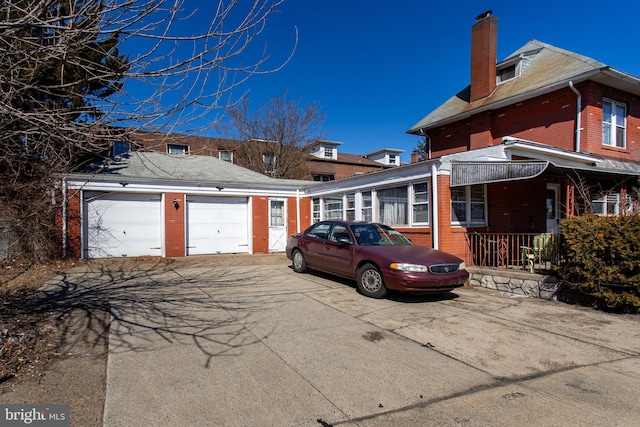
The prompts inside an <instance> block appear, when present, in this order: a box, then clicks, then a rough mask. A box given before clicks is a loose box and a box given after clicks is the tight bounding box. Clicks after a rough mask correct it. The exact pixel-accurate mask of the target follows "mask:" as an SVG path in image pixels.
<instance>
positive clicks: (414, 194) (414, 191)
mask: <svg viewBox="0 0 640 427" xmlns="http://www.w3.org/2000/svg"><path fill="white" fill-rule="evenodd" d="M422 185H424V186H425V191H420V192H417V188H418V187H419V186H422ZM429 187H430V186H429V182H427V181H425V182H417V183H415V184H413V185H412V186H411V212H412V215H411V225H429V224H430V218H431V204H430V203H429V202H430V200H431V195H430V192H429V190H430V188H429ZM418 194H424V195H425V196H426V201H424V202H418V201H416V200H417V195H418ZM416 206H426V207H427V220H426V221H417V220H416V212H417V210H416Z"/></svg>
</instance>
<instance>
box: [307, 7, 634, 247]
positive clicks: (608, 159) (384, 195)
mask: <svg viewBox="0 0 640 427" xmlns="http://www.w3.org/2000/svg"><path fill="white" fill-rule="evenodd" d="M496 46H497V19H496V18H495V17H494V16H492V15H491V13H490V12H489V13H486V14H483V15H481V16H479V17H478V18H477V22H476V23H475V25H473V27H472V47H471V58H472V61H471V83H470V85H469V86H467V87H466V88H465V89H463V90H462V91H460V92H459V93H457V94H455V95H454V96H452V97H451V98H450V99H448V100H447V101H446V102H444V103H443V104H442V105H441V106H439V107H438V108H436V109H435V110H434V111H432V112H431V113H429V114H428V115H427V116H425V117H424V118H423V119H422V120H420V121H419V122H418V123H416V124H415V125H414V126H413V127H411V128H410V129H409V130H408V133H410V134H415V135H419V136H421V137H423V138H425V143H426V145H427V146H428V153H429V156H428V158H427V160H426V161H422V162H419V163H412V164H410V165H405V166H401V167H399V168H395V169H393V170H385V171H380V172H375V173H372V174H368V175H364V176H360V177H352V178H349V179H345V180H342V181H340V182H338V183H321V184H318V185H315V186H313V187H309V188H307V191H306V195H307V196H308V197H310V198H311V199H312V203H311V205H312V214H313V219H314V220H319V219H326V218H348V219H350V218H354V219H367V220H373V221H380V222H384V223H387V224H389V225H392V226H394V227H395V228H397V229H399V230H401V231H402V232H404V233H405V234H407V235H408V236H409V237H410V238H412V240H413V241H414V243H418V244H422V245H427V246H432V247H436V248H438V249H441V250H445V251H447V252H451V253H453V254H456V255H458V256H460V257H465V255H468V252H469V246H470V240H471V239H470V238H471V237H473V236H475V235H477V234H485V235H486V234H487V233H496V234H498V233H503V234H505V235H506V234H513V235H517V234H520V235H529V234H534V233H546V232H554V233H558V232H559V230H558V223H559V221H560V220H561V219H562V218H565V217H569V216H572V215H575V214H581V213H584V212H585V210H588V209H590V210H592V211H593V212H595V213H600V214H615V213H620V212H623V211H624V210H626V209H628V208H629V203H630V202H629V199H630V198H629V195H630V191H631V189H632V188H633V187H635V186H637V179H638V176H639V175H640V79H638V78H637V77H633V76H631V75H629V74H626V73H624V72H621V71H618V70H615V69H613V68H611V67H609V66H607V65H606V64H603V63H601V62H598V61H596V60H594V59H591V58H588V57H586V56H583V55H579V54H576V53H573V52H569V51H566V50H563V49H560V48H557V47H554V46H551V45H548V44H545V43H542V42H539V41H536V40H532V41H530V42H528V43H527V44H525V45H524V46H523V47H521V48H520V49H518V50H517V51H515V52H514V53H513V54H511V55H509V56H508V57H507V58H506V59H505V60H503V61H500V62H497V61H496V55H497V48H496ZM517 251H518V248H517V247H516V248H515V250H514V252H517ZM512 255H514V256H516V257H517V254H512ZM467 259H468V256H467Z"/></svg>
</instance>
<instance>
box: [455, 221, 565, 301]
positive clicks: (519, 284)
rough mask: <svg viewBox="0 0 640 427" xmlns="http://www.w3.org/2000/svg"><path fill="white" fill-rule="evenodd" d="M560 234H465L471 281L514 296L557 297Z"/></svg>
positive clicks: (466, 255)
mask: <svg viewBox="0 0 640 427" xmlns="http://www.w3.org/2000/svg"><path fill="white" fill-rule="evenodd" d="M559 237H560V236H559V235H557V234H554V233H477V232H471V233H466V234H465V241H466V246H465V248H466V249H465V264H466V265H467V270H468V271H469V283H470V284H471V285H472V286H481V287H484V288H488V289H495V290H498V291H502V292H508V293H511V294H513V295H515V296H530V297H535V298H542V299H554V300H555V299H557V297H558V290H559V282H558V280H557V278H556V276H555V275H554V274H553V269H554V267H555V266H557V265H559V263H560V258H559V255H558V250H557V248H558V244H559Z"/></svg>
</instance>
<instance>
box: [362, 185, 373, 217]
mask: <svg viewBox="0 0 640 427" xmlns="http://www.w3.org/2000/svg"><path fill="white" fill-rule="evenodd" d="M373 197H374V196H373V191H371V190H367V191H363V192H361V193H360V206H361V207H360V218H359V219H360V220H362V221H368V222H372V221H373Z"/></svg>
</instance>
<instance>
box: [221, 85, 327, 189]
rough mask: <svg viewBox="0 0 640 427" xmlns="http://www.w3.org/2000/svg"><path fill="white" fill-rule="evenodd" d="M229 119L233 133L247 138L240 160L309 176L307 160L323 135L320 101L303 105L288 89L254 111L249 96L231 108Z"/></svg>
mask: <svg viewBox="0 0 640 427" xmlns="http://www.w3.org/2000/svg"><path fill="white" fill-rule="evenodd" d="M228 119H229V123H228V125H229V126H230V128H231V133H232V135H233V136H234V137H235V138H236V139H239V140H241V141H243V143H242V144H241V145H240V147H239V148H238V150H237V154H236V159H237V161H238V164H240V165H241V166H244V167H246V168H248V169H251V170H253V171H256V172H259V173H262V174H264V175H268V176H271V177H274V178H289V179H304V178H306V177H307V176H308V174H309V171H308V168H307V164H306V160H307V159H308V158H309V154H310V152H311V150H312V149H313V148H314V147H316V146H317V144H318V141H319V140H320V139H321V135H322V124H323V122H324V119H325V115H324V113H323V112H322V110H321V108H320V106H319V105H318V104H317V103H308V104H306V105H300V104H299V103H298V102H297V101H292V100H289V99H287V93H286V92H285V93H284V94H283V95H282V96H279V97H275V98H271V100H270V102H269V103H265V104H262V105H261V106H260V107H259V108H258V109H257V110H256V111H252V110H251V108H250V102H249V100H248V99H246V98H245V99H243V100H242V101H241V102H240V103H239V104H238V105H236V106H234V107H232V108H230V109H229V114H228Z"/></svg>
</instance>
